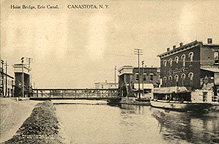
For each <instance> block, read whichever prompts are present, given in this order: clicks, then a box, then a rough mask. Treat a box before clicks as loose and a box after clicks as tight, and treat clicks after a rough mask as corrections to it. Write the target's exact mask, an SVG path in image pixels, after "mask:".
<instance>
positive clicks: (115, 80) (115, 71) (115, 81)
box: [115, 66, 116, 85]
mask: <svg viewBox="0 0 219 144" xmlns="http://www.w3.org/2000/svg"><path fill="white" fill-rule="evenodd" d="M115 85H116V66H115Z"/></svg>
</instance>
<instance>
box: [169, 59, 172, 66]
mask: <svg viewBox="0 0 219 144" xmlns="http://www.w3.org/2000/svg"><path fill="white" fill-rule="evenodd" d="M169 62H170V67H172V64H173V60H172V59H171V58H170V59H169Z"/></svg>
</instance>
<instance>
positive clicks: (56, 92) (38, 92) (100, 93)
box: [33, 89, 118, 98]
mask: <svg viewBox="0 0 219 144" xmlns="http://www.w3.org/2000/svg"><path fill="white" fill-rule="evenodd" d="M33 97H37V98H112V97H118V89H33Z"/></svg>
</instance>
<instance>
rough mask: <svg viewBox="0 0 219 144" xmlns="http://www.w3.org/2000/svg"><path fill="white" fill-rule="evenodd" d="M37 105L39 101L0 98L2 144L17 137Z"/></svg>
mask: <svg viewBox="0 0 219 144" xmlns="http://www.w3.org/2000/svg"><path fill="white" fill-rule="evenodd" d="M37 103H39V101H30V100H26V101H16V99H14V98H0V143H2V142H4V141H6V140H8V139H10V138H12V137H13V135H15V133H16V131H17V130H18V129H19V128H20V127H21V125H22V124H23V122H24V121H25V120H26V119H27V118H28V117H29V116H30V114H31V112H32V110H33V108H34V106H35V105H36V104H37Z"/></svg>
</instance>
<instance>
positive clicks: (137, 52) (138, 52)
mask: <svg viewBox="0 0 219 144" xmlns="http://www.w3.org/2000/svg"><path fill="white" fill-rule="evenodd" d="M134 52H135V55H138V94H139V99H140V98H141V94H140V57H139V56H140V55H143V52H142V49H135V50H134Z"/></svg>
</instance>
